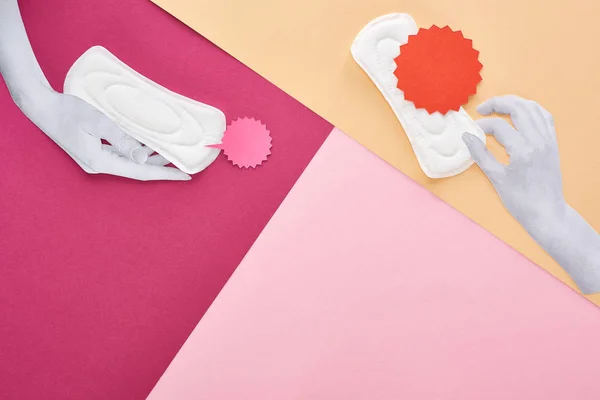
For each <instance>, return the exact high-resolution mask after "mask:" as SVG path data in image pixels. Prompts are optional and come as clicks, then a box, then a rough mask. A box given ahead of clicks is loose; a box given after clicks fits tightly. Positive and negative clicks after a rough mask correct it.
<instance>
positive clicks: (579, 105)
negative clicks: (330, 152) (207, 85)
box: [153, 0, 600, 304]
mask: <svg viewBox="0 0 600 400" xmlns="http://www.w3.org/2000/svg"><path fill="white" fill-rule="evenodd" d="M153 1H154V2H155V3H157V4H158V5H159V6H161V7H162V8H164V9H165V10H166V11H168V12H170V13H171V14H173V15H174V16H176V17H177V18H178V19H180V20H181V21H183V22H184V23H186V24H187V25H189V26H190V27H192V28H193V29H195V30H196V31H198V32H199V33H201V34H202V35H204V36H205V37H207V38H208V39H210V40H211V41H213V42H214V43H216V44H217V45H219V46H220V47H222V48H223V49H224V50H226V51H227V52H229V53H230V54H231V55H233V56H234V57H236V58H238V59H239V60H241V61H242V62H244V63H245V64H246V65H248V66H249V67H251V68H252V69H254V70H255V71H257V72H258V73H260V74H261V75H262V76H264V77H265V78H267V79H268V80H270V81H271V82H273V83H274V84H276V85H277V86H279V87H280V88H282V89H283V90H285V91H286V92H287V93H289V94H290V95H292V96H293V97H295V98H296V99H298V100H299V101H301V102H302V103H304V104H305V105H307V106H308V107H310V108H311V109H312V110H313V111H315V112H316V113H318V114H320V115H321V116H323V117H324V118H326V119H327V120H329V121H330V122H332V123H333V124H334V125H336V126H337V127H338V128H340V129H341V130H343V131H344V132H346V133H347V134H348V135H350V136H352V137H353V138H355V139H356V140H358V141H359V142H360V143H362V144H363V145H364V146H366V147H367V148H369V149H370V150H372V151H374V152H375V153H377V154H378V155H379V156H381V157H382V158H383V159H385V160H386V161H388V162H389V163H391V164H392V165H394V166H395V167H397V168H398V169H400V170H401V171H403V172H404V173H406V174H407V175H408V176H410V177H411V178H413V179H414V180H416V181H418V182H419V183H421V184H422V185H424V186H425V187H426V188H428V189H429V190H430V191H431V192H433V193H434V194H436V195H437V196H439V197H441V198H442V199H443V200H444V201H446V202H448V203H449V204H451V205H452V206H454V207H455V208H457V209H458V210H460V211H461V212H462V213H464V214H465V215H467V216H468V217H470V218H471V219H473V220H474V221H476V222H477V223H479V224H480V225H481V226H483V227H484V228H486V229H488V230H489V231H491V232H492V233H494V234H495V235H496V236H498V237H499V238H501V239H502V240H504V241H505V242H506V243H508V244H509V245H510V246H512V247H514V248H515V249H517V250H518V251H520V252H521V253H522V254H524V255H525V256H527V257H529V258H530V259H531V260H533V261H534V262H536V263H537V264H539V265H540V266H542V267H543V268H545V269H546V270H548V271H549V272H550V273H552V274H553V275H555V276H556V277H558V278H559V279H561V280H562V281H564V282H565V283H567V284H569V285H571V286H572V287H574V285H573V283H572V281H571V280H570V279H569V277H568V276H567V275H566V273H565V272H564V271H563V270H562V269H561V268H560V267H559V266H558V265H557V264H556V263H555V262H554V261H553V260H552V259H551V258H550V257H549V256H548V255H546V254H545V253H544V251H543V250H542V249H541V248H540V247H538V246H537V245H536V244H535V242H533V241H532V240H531V239H530V238H529V236H528V235H527V233H526V232H524V231H523V229H522V228H521V227H520V226H519V224H518V223H517V222H515V221H514V220H513V219H512V218H511V217H510V215H509V214H508V213H507V212H506V211H505V209H504V208H503V207H502V204H501V203H500V201H499V199H498V197H497V196H496V194H495V192H494V190H493V188H492V187H491V185H490V184H489V183H488V181H487V180H486V179H485V177H484V176H483V174H482V173H481V172H480V171H479V170H478V169H477V168H471V169H469V170H468V171H467V172H465V173H464V174H462V175H460V176H458V177H454V178H449V179H444V180H431V179H429V178H427V177H426V176H425V175H424V174H423V172H422V171H421V170H420V169H419V166H418V163H417V161H416V159H415V156H414V154H413V152H412V149H411V147H410V144H409V142H408V140H407V138H406V136H405V135H404V132H403V131H402V128H401V127H400V124H399V123H398V121H397V120H396V118H395V117H394V115H393V113H392V111H391V109H390V108H389V107H388V105H387V103H386V102H385V100H384V98H383V97H382V96H381V95H380V93H379V92H378V90H377V89H376V88H375V86H374V85H373V84H372V83H371V81H370V80H369V79H368V77H367V76H366V75H365V74H364V73H363V72H362V70H361V69H360V68H359V67H358V65H356V64H355V63H354V61H353V60H352V57H351V55H350V45H351V43H352V41H353V39H354V37H355V36H356V34H357V33H358V32H359V31H360V29H362V27H363V26H364V25H365V24H367V23H368V22H369V21H370V20H371V19H373V18H375V17H378V16H380V15H383V14H388V13H391V12H404V13H408V14H410V15H411V16H412V17H413V18H414V19H415V21H417V24H419V25H420V26H423V27H429V26H431V25H432V24H437V25H440V26H443V25H450V26H451V27H452V28H453V29H460V30H462V31H463V32H464V34H465V36H466V37H468V38H471V39H473V43H474V47H475V48H476V49H478V50H479V51H480V52H481V56H480V60H481V62H482V63H483V65H484V68H483V70H482V76H483V82H482V83H481V84H480V86H479V91H478V94H477V96H476V97H474V98H472V99H471V102H470V103H469V104H468V105H467V106H465V109H466V110H467V112H469V114H471V116H472V117H473V118H476V117H477V114H476V112H475V106H476V105H477V104H478V103H480V102H481V101H483V100H485V99H487V98H488V97H491V96H494V95H501V94H508V93H510V94H517V95H521V96H524V97H528V98H531V99H535V100H537V101H539V102H540V103H541V104H542V105H544V106H545V107H546V108H547V109H548V110H550V112H552V113H553V114H554V116H555V120H556V126H557V134H558V141H559V147H560V152H561V160H562V169H563V174H564V182H565V192H566V196H567V200H568V201H569V203H570V204H571V205H572V206H574V207H575V208H576V209H578V210H579V211H580V212H581V214H583V215H584V217H585V218H586V219H587V220H588V221H589V222H590V223H591V224H592V225H593V226H594V227H595V228H596V229H597V230H598V229H600V174H598V173H597V171H600V156H598V154H597V152H598V151H599V150H600V132H599V131H598V129H597V127H598V125H599V124H598V123H597V120H598V116H599V115H600V100H598V94H599V93H600V57H599V56H598V53H599V52H600V48H599V46H598V40H599V39H600V23H599V21H598V15H600V2H598V1H596V0H571V1H568V2H562V1H557V0H504V1H491V0H453V1H447V0H353V1H349V0H252V1H247V0H218V1H215V0H153ZM489 147H490V148H491V149H492V151H493V152H494V153H495V154H497V155H499V156H500V157H501V158H502V159H503V160H504V161H506V159H507V158H506V155H505V154H504V152H503V150H502V148H501V147H500V146H499V145H498V144H497V143H496V142H495V141H494V140H493V139H491V140H490V144H489ZM440 223H444V221H440ZM482 267H485V266H482ZM589 298H590V299H591V300H592V301H594V302H595V303H596V304H600V294H597V295H594V296H589Z"/></svg>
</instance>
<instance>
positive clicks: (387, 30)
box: [351, 14, 485, 178]
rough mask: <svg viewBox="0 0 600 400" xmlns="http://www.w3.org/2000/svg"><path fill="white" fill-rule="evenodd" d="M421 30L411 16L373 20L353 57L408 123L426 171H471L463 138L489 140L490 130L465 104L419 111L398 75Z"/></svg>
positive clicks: (436, 173) (360, 36)
mask: <svg viewBox="0 0 600 400" xmlns="http://www.w3.org/2000/svg"><path fill="white" fill-rule="evenodd" d="M417 32H418V27H417V24H416V23H415V21H414V20H413V19H412V18H411V16H410V15H407V14H389V15H384V16H382V17H379V18H376V19H375V20H373V21H371V22H370V23H369V24H368V25H367V26H366V27H364V28H363V30H362V31H361V32H360V33H359V34H358V36H357V37H356V39H355V40H354V43H353V44H352V49H351V50H352V56H353V57H354V59H355V60H356V62H357V63H358V64H359V65H360V66H361V67H362V69H364V70H365V72H366V73H367V75H369V77H370V78H371V79H372V80H373V82H374V83H375V85H377V88H379V90H380V91H381V93H382V94H383V96H384V97H385V99H386V100H387V102H388V103H389V104H390V106H391V107H392V109H393V110H394V113H395V114H396V117H398V120H399V121H400V124H402V127H403V128H404V131H405V132H406V135H407V136H408V139H409V140H410V143H411V145H412V147H413V150H414V152H415V154H416V156H417V160H418V161H419V164H420V165H421V169H423V172H425V174H426V175H427V176H428V177H430V178H445V177H449V176H454V175H457V174H460V173H461V172H463V171H465V170H466V169H467V168H469V167H470V166H471V165H472V164H473V160H472V159H471V155H470V153H469V150H468V149H467V146H466V145H465V144H464V142H463V141H462V135H463V133H464V132H469V133H471V134H473V135H475V136H477V137H479V138H480V139H481V140H483V141H484V143H485V134H484V133H483V131H482V130H481V129H480V128H479V127H478V126H477V124H475V122H474V121H473V120H472V119H471V117H469V115H468V114H467V113H466V112H465V110H463V109H462V108H461V109H460V111H458V112H456V111H450V112H448V113H447V114H445V115H442V114H440V113H439V112H436V113H434V114H429V113H428V112H427V111H426V110H424V109H416V108H415V106H414V104H413V103H412V102H410V101H406V100H405V99H404V93H403V92H402V91H401V90H400V89H398V87H397V83H398V79H397V78H396V76H395V75H394V70H395V69H396V63H395V61H394V59H395V58H396V57H398V55H400V46H401V45H403V44H405V43H407V42H408V36H409V35H414V34H416V33H417Z"/></svg>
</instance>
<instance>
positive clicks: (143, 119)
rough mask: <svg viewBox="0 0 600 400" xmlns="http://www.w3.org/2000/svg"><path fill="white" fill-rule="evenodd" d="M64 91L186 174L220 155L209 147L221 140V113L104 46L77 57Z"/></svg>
mask: <svg viewBox="0 0 600 400" xmlns="http://www.w3.org/2000/svg"><path fill="white" fill-rule="evenodd" d="M64 92H65V93H67V94H71V95H75V96H77V97H80V98H81V99H83V100H85V101H87V102H88V103H90V104H91V105H93V106H94V107H96V108H98V109H99V110H100V111H102V112H103V113H104V114H106V115H107V116H108V117H110V118H111V119H112V120H114V121H115V122H116V123H117V124H118V125H119V126H120V127H121V129H123V131H124V132H125V133H127V134H129V135H131V136H132V137H134V138H135V139H137V140H138V141H140V142H142V143H144V144H145V145H146V146H148V147H150V148H151V149H153V150H155V151H156V152H158V153H159V154H161V155H162V156H164V157H165V158H166V159H167V160H169V161H170V162H172V163H173V164H174V165H175V166H176V167H177V168H179V169H180V170H182V171H183V172H186V173H188V174H195V173H197V172H200V171H202V170H203V169H205V168H206V167H208V166H209V165H210V164H211V163H212V162H213V161H214V160H215V159H216V158H217V156H218V154H219V151H220V150H218V149H212V148H208V147H206V146H207V145H211V144H218V143H221V139H222V138H223V133H224V132H225V127H226V121H225V115H224V114H223V112H221V111H220V110H218V109H216V108H214V107H211V106H208V105H206V104H203V103H200V102H197V101H194V100H192V99H189V98H187V97H184V96H181V95H179V94H177V93H174V92H171V91H170V90H168V89H166V88H164V87H162V86H160V85H158V84H157V83H155V82H153V81H151V80H150V79H148V78H146V77H144V76H143V75H141V74H139V73H138V72H136V71H134V70H133V69H131V68H130V67H128V66H127V65H126V64H124V63H123V62H122V61H120V60H119V59H118V58H117V57H115V56H114V55H113V54H111V53H110V52H109V51H108V50H106V49H105V48H103V47H99V46H96V47H92V48H91V49H89V50H88V51H86V52H85V53H84V54H83V55H82V56H81V57H80V58H79V59H78V60H77V61H75V63H74V64H73V66H72V67H71V69H70V70H69V72H68V74H67V77H66V79H65V85H64Z"/></svg>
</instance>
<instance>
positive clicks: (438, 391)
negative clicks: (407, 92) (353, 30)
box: [149, 131, 600, 400]
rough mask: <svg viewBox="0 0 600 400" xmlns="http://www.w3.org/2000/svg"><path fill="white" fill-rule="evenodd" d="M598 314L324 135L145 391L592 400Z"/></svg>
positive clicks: (230, 399) (156, 395) (597, 384)
mask: <svg viewBox="0 0 600 400" xmlns="http://www.w3.org/2000/svg"><path fill="white" fill-rule="evenodd" d="M599 333H600V312H598V309H597V308H596V307H595V306H594V305H593V304H592V303H590V302H588V301H587V300H586V299H585V298H583V297H582V296H580V295H579V294H577V293H575V292H574V291H572V290H571V289H569V288H568V287H567V286H565V285H563V284H562V283H560V282H559V281H557V280H556V279H554V278H553V277H552V276H550V275H549V274H547V273H546V272H544V271H543V270H542V269H540V268H539V267H537V266H536V265H534V264H532V263H531V262H530V261H528V260H527V259H525V257H523V256H522V255H520V254H519V253H517V252H516V251H514V250H513V249H511V248H509V247H508V246H507V245H505V244H504V243H502V242H501V241H500V240H498V239H496V238H495V237H493V236H492V235H491V234H489V233H488V232H486V231H484V230H483V229H482V228H480V227H479V226H477V225H475V224H474V223H473V222H472V221H470V220H469V219H467V218H466V217H465V216H463V215H462V214H460V213H459V212H457V211H456V210H454V209H452V208H451V207H449V206H448V205H446V204H445V203H443V202H442V201H441V200H439V199H438V198H436V197H434V196H433V195H432V194H430V193H429V192H428V191H426V190H425V189H423V188H422V187H420V186H419V185H418V184H416V183H415V182H413V181H411V180H410V179H409V178H407V177H406V176H405V175H403V174H402V173H400V172H399V171H397V170H395V169H394V168H392V167H391V166H389V165H387V164H386V163H384V162H383V161H382V160H380V159H379V158H377V157H376V156H375V155H373V154H371V153H369V152H368V151H367V150H365V149H364V148H362V147H361V146H360V145H358V144H357V143H355V142H353V141H352V140H351V139H349V138H348V137H346V136H345V135H343V134H342V133H340V132H339V131H334V132H333V133H332V134H331V135H330V136H329V138H328V139H327V141H326V142H325V144H324V145H323V147H322V148H321V149H320V150H319V152H318V153H317V155H316V157H315V158H314V160H313V161H312V162H311V164H310V165H309V166H308V168H307V169H306V171H305V172H304V174H303V175H302V177H301V178H300V180H299V181H298V182H297V184H296V185H295V186H294V188H293V189H292V191H291V192H290V193H289V194H288V196H287V198H286V200H285V201H284V202H283V204H282V205H281V207H280V208H279V209H278V211H277V213H276V214H275V216H274V217H273V218H272V219H271V221H270V222H269V224H268V225H267V227H266V228H265V230H264V231H263V233H262V234H261V235H260V237H259V238H258V240H257V241H256V243H255V244H254V245H253V247H252V248H251V250H250V251H249V253H248V254H247V255H246V257H245V258H244V260H243V261H242V263H241V264H240V266H239V267H238V268H237V270H236V272H235V273H234V275H233V276H232V278H231V279H230V280H229V282H228V283H227V285H226V286H225V288H224V289H223V291H222V292H221V293H220V295H219V296H218V298H217V300H215V302H214V303H213V305H212V306H211V308H210V309H209V311H208V312H207V314H206V315H205V317H204V319H203V320H202V321H201V322H200V323H199V325H198V326H197V327H196V329H195V331H194V332H193V334H192V335H191V337H190V338H189V339H188V341H187V343H186V344H185V346H184V347H183V349H182V350H181V351H180V353H179V354H178V356H177V357H176V358H175V360H174V362H173V363H172V364H171V366H170V367H169V369H168V370H167V372H166V373H165V375H164V376H163V377H162V379H161V380H160V382H159V384H158V385H157V386H156V387H155V389H154V391H153V392H152V394H151V395H150V397H149V400H172V399H177V400H188V399H189V400H191V399H194V400H197V399H211V400H238V399H247V400H290V399H294V400H300V399H303V400H304V399H306V400H309V399H310V400H319V399H323V400H325V399H327V400H334V399H340V400H342V399H343V400H359V399H364V400H375V399H378V400H379V399H390V400H392V399H393V400H398V399H407V400H483V399H485V400H507V399H527V400H536V399H539V400H542V399H544V400H549V399H552V400H559V399H560V400H572V399H577V400H585V399H590V400H591V399H598V396H599V395H600V393H599V392H600V377H599V376H598V371H597V368H595V366H596V365H597V363H598V360H599V359H600V345H599V341H598V340H599V339H598V338H599Z"/></svg>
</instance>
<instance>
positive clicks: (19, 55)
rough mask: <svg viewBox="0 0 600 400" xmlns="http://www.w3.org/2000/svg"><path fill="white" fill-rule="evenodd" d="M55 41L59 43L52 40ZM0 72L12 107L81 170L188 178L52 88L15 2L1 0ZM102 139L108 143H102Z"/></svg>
mask: <svg viewBox="0 0 600 400" xmlns="http://www.w3.org/2000/svg"><path fill="white" fill-rule="evenodd" d="M57 45H59V44H57ZM0 74H1V75H2V77H3V78H4V81H5V82H6V85H7V87H8V89H9V91H10V94H11V96H12V97H13V99H14V100H15V103H16V104H17V106H18V107H19V108H20V109H21V110H22V111H23V113H24V114H25V115H27V117H29V119H31V120H32V121H33V123H34V124H36V125H37V126H38V128H40V129H41V130H42V131H43V132H44V133H45V134H46V135H48V136H49V137H50V138H52V140H54V142H56V143H57V144H58V145H59V146H60V147H61V148H62V149H63V150H65V151H66V152H67V153H68V154H69V155H70V156H71V157H72V158H73V159H74V160H75V161H76V162H77V163H78V164H79V165H80V166H81V168H83V169H84V170H85V171H86V172H88V173H92V174H111V175H118V176H122V177H126V178H131V179H138V180H189V179H190V177H189V176H188V175H187V174H185V173H183V172H181V171H179V170H177V169H175V168H168V167H165V165H166V164H167V163H168V162H167V160H165V159H164V158H163V157H161V156H152V157H148V156H149V155H150V153H151V150H150V149H148V148H146V147H142V146H141V145H140V144H139V143H138V142H137V141H136V140H134V139H133V138H131V137H130V136H128V135H126V134H125V133H124V132H123V131H121V129H119V127H118V126H117V125H116V124H115V123H114V122H112V120H110V119H109V118H108V117H107V116H105V115H104V114H102V113H101V112H100V111H99V110H97V109H96V108H94V107H93V106H91V105H89V104H88V103H86V102H85V101H83V100H80V99H79V98H76V97H73V96H69V95H65V94H61V93H57V92H55V91H54V90H53V89H52V88H51V86H50V84H49V83H48V80H47V79H46V77H45V76H44V73H43V71H42V69H41V68H40V66H39V64H38V62H37V60H36V58H35V55H34V53H33V49H32V48H31V44H30V43H29V39H28V38H27V33H26V31H25V27H24V26H23V20H22V19H21V14H20V12H19V7H18V4H17V0H0ZM102 139H105V140H106V141H107V142H109V143H110V144H111V145H110V146H109V145H103V144H102Z"/></svg>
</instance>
